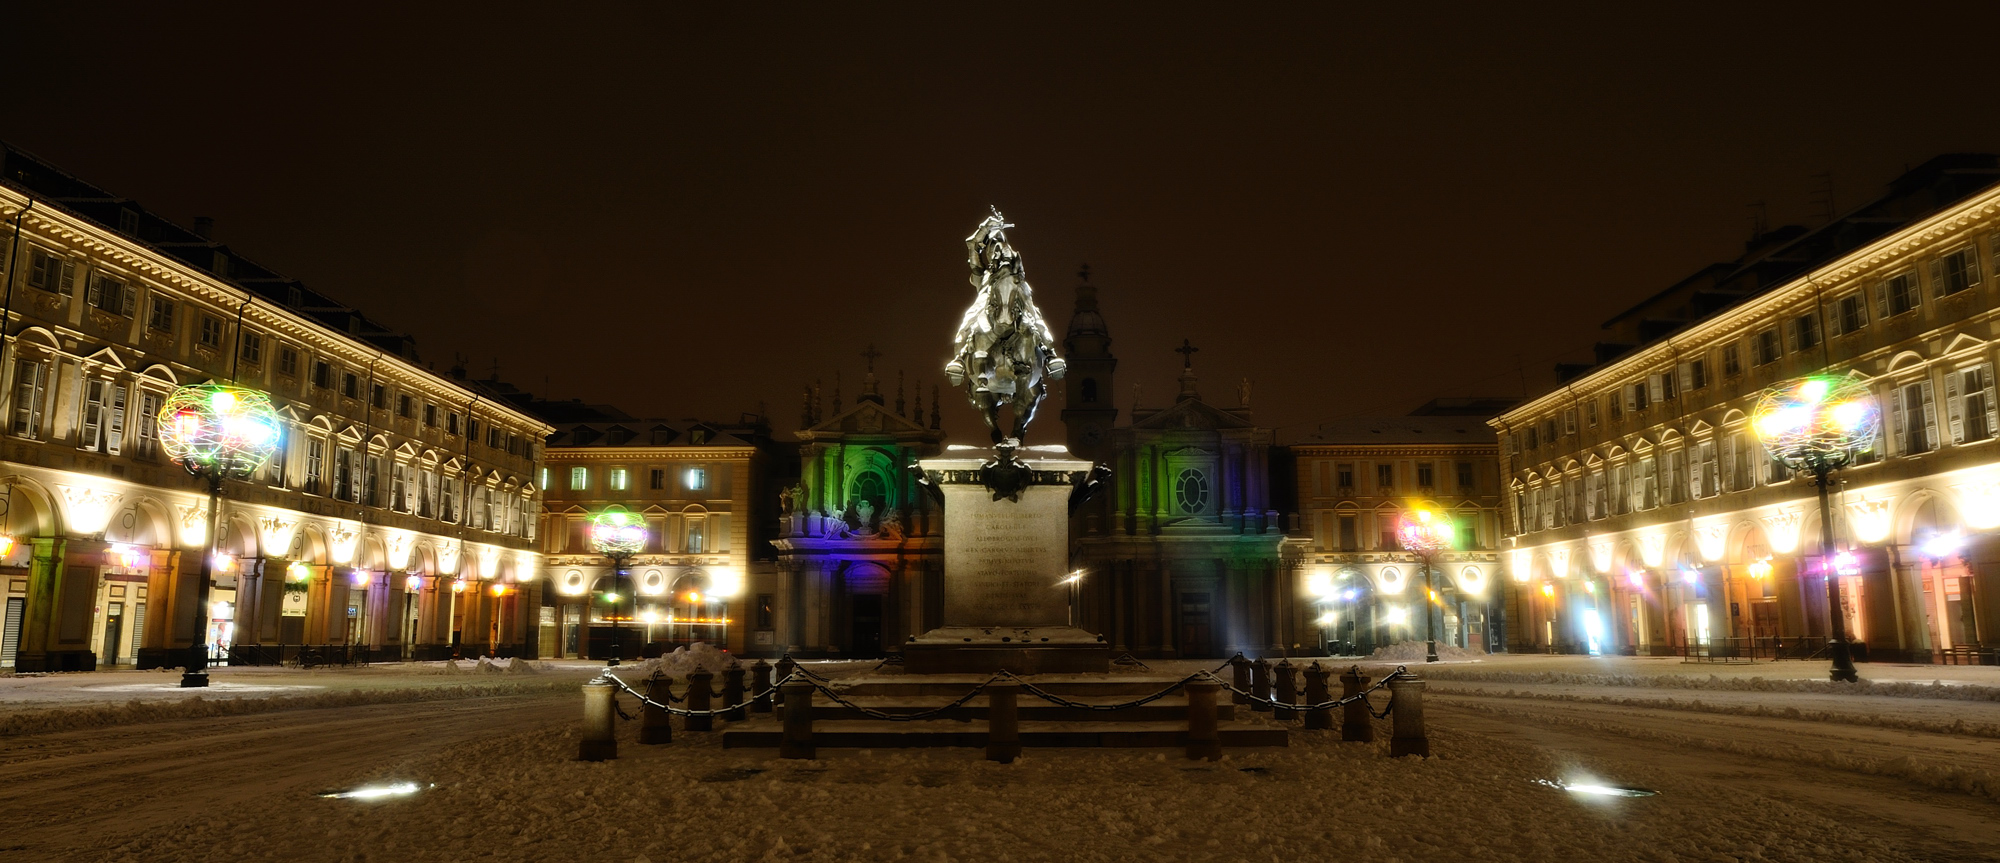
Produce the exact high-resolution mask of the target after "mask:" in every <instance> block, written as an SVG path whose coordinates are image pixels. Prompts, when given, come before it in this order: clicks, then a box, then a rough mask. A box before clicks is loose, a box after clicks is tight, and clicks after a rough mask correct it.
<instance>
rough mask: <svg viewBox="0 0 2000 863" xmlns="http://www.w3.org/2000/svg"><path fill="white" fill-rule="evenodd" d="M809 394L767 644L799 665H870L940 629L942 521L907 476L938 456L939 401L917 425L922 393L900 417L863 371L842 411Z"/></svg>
mask: <svg viewBox="0 0 2000 863" xmlns="http://www.w3.org/2000/svg"><path fill="white" fill-rule="evenodd" d="M869 353H870V354H872V353H873V351H872V350H871V351H870V352H869ZM870 362H871V364H872V362H873V358H872V357H870ZM816 389H817V388H808V390H807V396H806V407H805V411H804V415H803V416H801V417H800V421H799V425H800V430H799V431H798V432H797V435H798V439H799V463H800V471H799V479H798V482H797V483H796V484H795V485H793V486H792V487H791V488H790V489H787V490H786V491H785V492H784V494H783V496H782V498H781V502H780V505H779V511H780V514H779V518H778V539H777V541H776V543H775V544H776V546H777V549H778V570H779V579H780V580H781V585H780V591H779V592H780V609H779V613H778V625H779V634H778V637H779V640H780V642H781V643H783V644H789V645H791V647H792V650H793V653H795V654H797V655H801V656H880V655H882V654H884V653H887V652H890V651H895V650H900V645H902V643H903V642H905V641H907V640H908V639H909V638H910V637H911V636H915V635H921V634H923V633H925V632H928V631H930V630H932V629H935V628H937V627H938V626H940V625H942V622H943V617H944V512H943V510H942V509H941V508H940V507H939V506H938V505H937V504H936V503H935V502H934V501H932V500H931V499H930V497H928V496H927V495H926V494H924V493H923V492H922V491H921V490H920V489H919V488H918V486H917V484H916V481H915V480H914V479H913V478H912V477H911V476H910V473H909V471H908V470H907V469H906V466H908V465H910V464H914V463H915V462H916V460H917V459H920V458H929V457H932V456H935V455H938V454H940V453H941V452H943V451H944V432H943V431H941V430H940V428H939V420H940V417H939V412H938V403H937V399H938V391H937V390H933V391H932V396H931V408H930V414H929V416H928V418H926V416H925V414H924V404H923V387H922V386H921V385H919V386H918V387H917V393H916V398H915V400H914V401H915V407H914V408H912V409H909V410H906V406H907V403H906V402H905V400H904V397H903V393H902V387H901V385H900V384H899V385H898V387H897V393H896V397H895V402H894V404H893V405H891V404H890V402H889V401H888V399H887V398H886V397H885V396H884V395H883V394H882V393H881V392H880V387H879V385H878V383H877V382H876V380H875V374H874V372H873V371H872V370H871V371H869V372H868V375H867V377H866V378H865V379H864V380H863V382H862V388H861V393H860V395H858V396H856V398H855V400H854V404H853V406H852V407H848V408H846V409H845V410H843V409H842V406H841V402H840V392H839V389H838V385H837V384H836V387H835V390H834V394H833V405H832V409H831V410H827V409H826V407H825V404H824V402H823V401H822V400H821V399H820V398H819V397H818V395H819V394H818V393H817V392H816Z"/></svg>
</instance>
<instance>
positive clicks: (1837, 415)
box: [1750, 375, 1882, 683]
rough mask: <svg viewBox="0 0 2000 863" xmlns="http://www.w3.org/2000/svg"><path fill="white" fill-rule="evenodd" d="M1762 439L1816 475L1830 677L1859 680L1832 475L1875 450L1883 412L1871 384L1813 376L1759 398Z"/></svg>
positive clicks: (1757, 422)
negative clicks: (1840, 570)
mask: <svg viewBox="0 0 2000 863" xmlns="http://www.w3.org/2000/svg"><path fill="white" fill-rule="evenodd" d="M1750 427H1751V429H1752V430H1754V431H1755V432H1756V434H1757V439H1758V440H1759V441H1761V442H1763V444H1764V448H1765V449H1767V450H1769V451H1770V452H1771V454H1772V455H1773V456H1776V457H1777V459H1778V460H1779V461H1782V462H1784V463H1785V465H1786V466H1787V467H1790V468H1791V469H1793V470H1797V471H1805V472H1807V473H1810V474H1812V477H1813V483H1814V484H1815V485H1817V486H1819V560H1820V571H1821V573H1822V574H1823V575H1824V576H1825V577H1826V605H1827V615H1828V617H1830V618H1831V620H1832V627H1831V628H1830V629H1829V630H1828V633H1829V638H1828V639H1827V652H1828V653H1829V654H1831V655H1832V657H1833V668H1832V670H1831V671H1829V672H1828V675H1827V676H1828V677H1830V678H1832V679H1833V680H1845V681H1847V682H1849V683H1853V682H1856V681H1859V680H1860V679H1861V677H1860V675H1859V674H1856V673H1855V671H1854V656H1853V654H1852V652H1851V651H1850V649H1849V647H1848V644H1847V625H1846V621H1844V620H1843V619H1842V616H1841V613H1840V581H1839V576H1838V575H1837V574H1836V573H1835V572H1834V571H1833V555H1834V551H1833V507H1832V504H1831V503H1829V502H1828V499H1827V487H1828V485H1829V483H1828V480H1827V476H1828V475H1829V474H1831V473H1833V471H1835V470H1838V469H1840V468H1841V467H1843V466H1845V465H1846V464H1847V462H1848V460H1849V459H1851V458H1853V455H1854V452H1855V451H1856V450H1857V449H1860V450H1866V449H1868V448H1869V447H1871V446H1874V443H1875V437H1876V433H1877V432H1878V431H1879V430H1880V429H1881V427H1882V410H1881V406H1880V404H1879V403H1877V402H1876V400H1875V394H1874V393H1873V392H1871V391H1870V390H1869V389H1868V385H1867V384H1865V383H1862V382H1860V381H1857V380H1854V379H1852V378H1846V377H1839V376H1835V375H1813V376H1810V377H1803V378H1799V379H1797V380H1793V381H1787V382H1785V383H1783V384H1780V385H1778V386H1776V387H1772V388H1771V389H1768V390H1765V391H1764V395H1763V396H1762V397H1761V398H1759V399H1758V400H1757V406H1756V407H1755V408H1754V409H1752V411H1751V413H1750Z"/></svg>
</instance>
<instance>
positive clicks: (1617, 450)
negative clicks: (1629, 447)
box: [1604, 444, 1631, 461]
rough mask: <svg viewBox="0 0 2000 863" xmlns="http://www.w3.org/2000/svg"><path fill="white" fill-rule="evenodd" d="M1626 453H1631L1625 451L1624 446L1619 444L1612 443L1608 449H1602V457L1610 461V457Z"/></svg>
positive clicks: (1613, 457)
mask: <svg viewBox="0 0 2000 863" xmlns="http://www.w3.org/2000/svg"><path fill="white" fill-rule="evenodd" d="M1626 455H1631V453H1630V452H1628V451H1626V449H1625V448H1624V447H1622V446H1619V445H1617V444H1612V445H1611V448H1610V449H1608V450H1605V451H1604V459H1605V460H1606V461H1610V460H1612V459H1615V458H1618V457H1620V456H1626Z"/></svg>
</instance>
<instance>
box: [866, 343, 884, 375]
mask: <svg viewBox="0 0 2000 863" xmlns="http://www.w3.org/2000/svg"><path fill="white" fill-rule="evenodd" d="M881 355H882V352H881V351H878V350H876V349H875V343H874V342H869V343H868V350H865V351H862V352H861V357H862V358H863V359H866V360H867V361H868V373H869V374H871V375H872V374H874V373H875V358H876V357H879V356H881Z"/></svg>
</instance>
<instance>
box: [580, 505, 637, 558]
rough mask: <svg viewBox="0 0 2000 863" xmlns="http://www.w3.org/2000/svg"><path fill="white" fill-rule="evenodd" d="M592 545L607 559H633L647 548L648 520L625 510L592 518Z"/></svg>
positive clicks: (604, 513) (599, 514)
mask: <svg viewBox="0 0 2000 863" xmlns="http://www.w3.org/2000/svg"><path fill="white" fill-rule="evenodd" d="M590 545H591V547H592V548H594V549H596V550H597V553H598V554H601V555H604V556H606V557H631V556H632V555H635V554H638V553H639V552H641V551H644V550H645V548H646V520H645V519H643V518H640V517H639V516H637V515H634V514H632V513H629V512H625V511H623V510H615V509H614V510H610V511H607V512H600V513H598V514H596V515H594V516H591V518H590Z"/></svg>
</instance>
